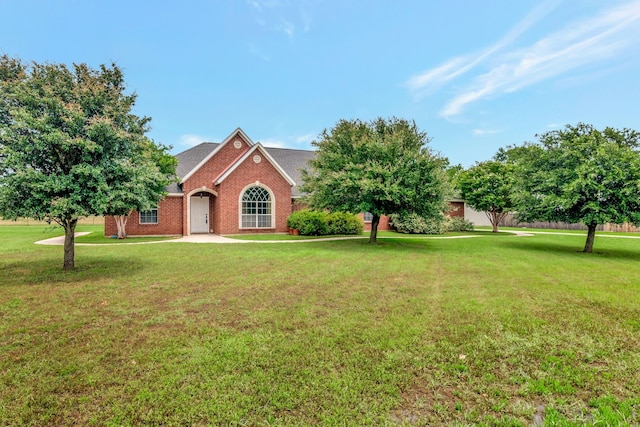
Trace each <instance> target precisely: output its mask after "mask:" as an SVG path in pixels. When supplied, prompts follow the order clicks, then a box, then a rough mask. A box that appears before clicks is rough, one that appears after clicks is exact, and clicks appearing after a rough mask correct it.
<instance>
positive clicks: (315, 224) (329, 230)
mask: <svg viewBox="0 0 640 427" xmlns="http://www.w3.org/2000/svg"><path fill="white" fill-rule="evenodd" d="M287 226H288V227H289V228H295V229H297V230H298V233H299V234H301V235H303V236H326V235H329V234H360V233H362V230H363V228H364V223H363V222H362V219H361V218H360V217H358V216H357V215H352V214H349V213H345V212H332V213H327V212H322V211H312V210H309V209H302V210H299V211H296V212H293V213H292V214H291V215H289V217H288V218H287Z"/></svg>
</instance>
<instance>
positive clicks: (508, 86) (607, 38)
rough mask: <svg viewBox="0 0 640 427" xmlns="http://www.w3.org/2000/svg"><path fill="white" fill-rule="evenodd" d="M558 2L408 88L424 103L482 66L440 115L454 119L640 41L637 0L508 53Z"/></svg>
mask: <svg viewBox="0 0 640 427" xmlns="http://www.w3.org/2000/svg"><path fill="white" fill-rule="evenodd" d="M558 4H559V2H558V1H548V2H545V3H542V4H541V5H540V6H538V7H537V8H536V9H534V10H533V11H532V12H531V13H529V15H527V17H526V18H525V19H524V20H523V21H521V22H520V23H518V24H517V25H516V26H515V27H514V28H513V29H511V31H509V33H507V35H505V36H504V37H503V38H502V39H501V40H500V41H498V42H497V43H495V44H493V45H492V46H489V47H488V48H486V49H484V50H482V51H480V52H479V53H476V54H474V55H467V56H458V57H454V58H451V59H449V60H447V61H445V62H444V63H443V64H441V65H439V66H438V67H435V68H433V69H432V70H428V71H426V72H425V73H422V74H420V75H417V76H414V77H411V78H410V79H409V80H408V81H407V86H408V87H409V89H410V90H411V91H412V92H413V93H414V95H415V96H416V97H417V98H418V99H419V98H420V97H421V96H422V95H423V94H424V93H427V92H428V91H430V90H433V89H434V88H437V87H440V86H442V85H444V84H446V83H447V82H449V81H450V80H453V79H454V78H458V77H460V76H462V75H463V74H466V73H469V72H470V71H472V70H473V69H475V68H477V67H479V66H480V65H482V66H483V69H482V71H481V72H480V73H479V74H478V73H476V74H475V75H472V76H471V80H470V81H469V82H468V83H464V84H461V85H460V87H461V90H460V91H459V93H458V94H457V95H456V96H454V97H453V98H452V99H450V100H449V101H448V102H447V103H446V105H445V106H444V107H443V108H442V110H441V111H440V115H441V116H443V117H446V118H450V117H452V116H455V115H458V114H460V113H461V112H462V111H463V109H464V107H465V106H467V105H468V104H470V103H472V102H475V101H478V100H481V99H487V98H491V97H494V96H499V95H501V94H505V93H510V92H515V91H517V90H520V89H522V88H524V87H526V86H530V85H532V84H535V83H538V82H540V81H543V80H548V79H551V78H554V77H557V76H560V75H563V74H566V73H567V72H569V71H573V70H576V69H583V68H585V67H587V66H590V65H595V64H601V63H605V61H606V60H609V59H611V58H612V57H615V56H620V55H622V54H628V49H629V48H630V47H631V46H637V45H638V42H639V41H640V25H638V21H640V0H634V1H630V2H627V3H624V4H621V5H618V6H615V7H610V8H608V9H605V10H603V11H601V12H600V13H599V14H598V15H596V16H592V17H588V18H582V19H579V20H576V21H573V22H570V23H568V24H567V25H566V26H565V27H564V28H561V29H560V30H559V31H556V32H554V33H551V34H548V35H547V36H545V37H542V38H540V39H539V40H538V41H537V42H535V43H533V44H531V45H529V46H527V47H517V48H512V49H509V50H507V49H506V48H507V47H508V46H510V45H511V44H513V43H514V42H515V41H516V40H517V38H518V37H519V36H520V35H521V34H522V33H524V32H525V31H526V30H527V29H528V28H530V27H531V26H532V25H534V24H535V23H536V22H537V21H539V20H540V19H541V18H542V17H543V16H544V15H546V14H547V13H549V12H550V11H551V10H553V9H554V8H555V7H556V6H557V5H558Z"/></svg>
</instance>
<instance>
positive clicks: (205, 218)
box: [191, 196, 209, 233]
mask: <svg viewBox="0 0 640 427" xmlns="http://www.w3.org/2000/svg"><path fill="white" fill-rule="evenodd" d="M208 232H209V197H200V196H197V197H192V198H191V233H208Z"/></svg>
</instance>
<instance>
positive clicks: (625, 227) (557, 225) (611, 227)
mask: <svg viewBox="0 0 640 427" xmlns="http://www.w3.org/2000/svg"><path fill="white" fill-rule="evenodd" d="M500 225H501V226H503V227H525V228H548V229H552V230H585V231H586V230H587V226H586V225H584V224H568V223H566V222H546V221H536V222H518V221H516V220H515V218H514V215H513V214H509V215H507V217H506V218H505V219H504V220H503V221H502V223H501V224H500ZM596 230H598V231H615V232H623V233H640V227H635V226H633V225H631V224H601V225H598V227H597V228H596Z"/></svg>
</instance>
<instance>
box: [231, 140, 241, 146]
mask: <svg viewBox="0 0 640 427" xmlns="http://www.w3.org/2000/svg"><path fill="white" fill-rule="evenodd" d="M233 146H234V147H236V148H240V147H242V141H240V140H239V139H236V140H235V141H233Z"/></svg>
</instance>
